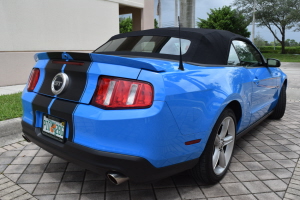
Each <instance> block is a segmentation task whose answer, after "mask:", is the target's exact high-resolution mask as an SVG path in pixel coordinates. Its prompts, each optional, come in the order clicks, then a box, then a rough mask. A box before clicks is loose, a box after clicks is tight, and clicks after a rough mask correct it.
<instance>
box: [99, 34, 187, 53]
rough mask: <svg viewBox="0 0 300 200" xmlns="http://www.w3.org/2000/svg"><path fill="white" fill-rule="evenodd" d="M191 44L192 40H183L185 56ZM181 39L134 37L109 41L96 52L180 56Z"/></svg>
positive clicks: (182, 49) (182, 48)
mask: <svg viewBox="0 0 300 200" xmlns="http://www.w3.org/2000/svg"><path fill="white" fill-rule="evenodd" d="M190 44H191V41H190V40H187V39H181V51H182V54H185V53H186V52H187V50H188V49H189V47H190ZM179 48H180V44H179V38H174V37H163V36H133V37H126V38H119V39H115V40H111V41H108V42H107V43H105V44H104V45H102V46H101V47H99V48H98V49H97V50H96V51H95V52H96V53H100V52H114V51H127V52H144V53H159V54H171V55H179Z"/></svg>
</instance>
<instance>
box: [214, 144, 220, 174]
mask: <svg viewBox="0 0 300 200" xmlns="http://www.w3.org/2000/svg"><path fill="white" fill-rule="evenodd" d="M219 158H220V150H219V149H218V148H216V149H215V152H214V155H213V167H214V169H215V168H216V167H217V164H218V161H219Z"/></svg>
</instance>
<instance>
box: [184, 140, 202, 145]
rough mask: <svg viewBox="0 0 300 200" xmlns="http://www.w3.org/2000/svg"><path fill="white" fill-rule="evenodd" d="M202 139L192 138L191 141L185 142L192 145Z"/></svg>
mask: <svg viewBox="0 0 300 200" xmlns="http://www.w3.org/2000/svg"><path fill="white" fill-rule="evenodd" d="M200 141H201V140H200V139H197V140H191V141H188V142H185V143H184V144H185V145H191V144H196V143H199V142H200Z"/></svg>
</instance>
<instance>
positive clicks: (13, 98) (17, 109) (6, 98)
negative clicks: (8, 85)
mask: <svg viewBox="0 0 300 200" xmlns="http://www.w3.org/2000/svg"><path fill="white" fill-rule="evenodd" d="M21 94H22V93H21V92H19V93H16V94H9V95H0V121H3V120H6V119H12V118H16V117H21V116H22V114H23V111H22V102H21Z"/></svg>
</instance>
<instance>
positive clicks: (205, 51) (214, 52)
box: [97, 27, 250, 65]
mask: <svg viewBox="0 0 300 200" xmlns="http://www.w3.org/2000/svg"><path fill="white" fill-rule="evenodd" d="M145 35H146V36H167V37H176V38H178V37H179V28H177V27H176V28H158V29H149V30H144V31H133V32H129V33H123V34H118V35H115V36H113V37H111V38H110V39H109V40H108V41H111V40H115V39H119V38H124V37H130V36H145ZM180 36H181V38H184V39H188V40H190V41H191V45H190V47H189V49H188V51H187V52H186V53H185V54H184V55H183V61H184V62H192V63H199V64H218V65H227V60H228V55H229V51H230V45H231V42H232V40H236V39H237V40H243V41H246V42H250V41H249V40H248V39H247V38H245V37H243V36H241V35H238V34H234V33H232V32H229V31H224V30H215V29H202V28H181V32H180ZM97 53H101V54H109V55H120V56H121V55H124V56H139V57H154V58H162V59H172V60H179V56H178V55H169V54H159V53H145V52H121V51H114V52H97Z"/></svg>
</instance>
